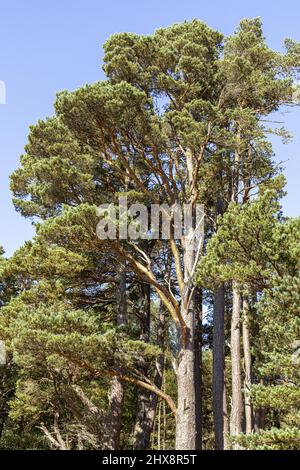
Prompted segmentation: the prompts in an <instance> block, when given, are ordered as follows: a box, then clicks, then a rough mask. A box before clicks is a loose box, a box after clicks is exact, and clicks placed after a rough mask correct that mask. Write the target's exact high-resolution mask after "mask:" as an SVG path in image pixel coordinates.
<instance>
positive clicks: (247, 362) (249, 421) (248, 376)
mask: <svg viewBox="0 0 300 470" xmlns="http://www.w3.org/2000/svg"><path fill="white" fill-rule="evenodd" d="M243 350H244V366H245V371H244V372H245V380H244V394H245V395H244V400H245V422H246V429H245V431H246V434H251V432H252V431H253V413H252V404H251V397H250V390H251V385H252V370H251V349H250V333H249V302H248V299H247V298H244V299H243Z"/></svg>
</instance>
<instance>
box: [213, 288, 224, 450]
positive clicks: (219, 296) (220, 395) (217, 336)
mask: <svg viewBox="0 0 300 470" xmlns="http://www.w3.org/2000/svg"><path fill="white" fill-rule="evenodd" d="M224 311H225V287H224V284H222V285H221V286H220V287H219V288H218V289H217V291H216V293H215V303H214V318H213V384H212V386H213V414H214V433H215V449H216V450H224V396H225V393H224V392H225V390H224V367H225V347H224Z"/></svg>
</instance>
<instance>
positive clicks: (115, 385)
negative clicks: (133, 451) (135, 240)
mask: <svg viewBox="0 0 300 470" xmlns="http://www.w3.org/2000/svg"><path fill="white" fill-rule="evenodd" d="M118 277H119V282H118V286H117V290H116V300H117V324H118V326H124V325H126V323H127V300H126V271H125V270H124V269H123V268H121V269H120V270H119V273H118ZM123 401H124V384H123V382H122V381H121V380H120V379H119V378H118V377H114V378H113V379H112V381H111V389H110V398H109V405H110V406H109V410H108V413H107V415H106V420H105V421H106V426H105V432H104V436H103V449H107V450H117V449H118V448H119V444H120V432H121V420H122V411H123Z"/></svg>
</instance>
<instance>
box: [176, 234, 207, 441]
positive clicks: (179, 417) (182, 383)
mask: <svg viewBox="0 0 300 470" xmlns="http://www.w3.org/2000/svg"><path fill="white" fill-rule="evenodd" d="M191 238H192V230H191V231H190V232H188V233H187V235H186V238H185V243H184V292H185V293H186V292H191V294H190V298H189V299H188V298H187V296H186V295H185V296H183V298H182V301H181V315H182V318H183V320H184V322H185V324H186V338H185V340H183V338H181V342H180V351H179V356H178V370H177V387H178V405H177V414H176V449H177V450H200V449H201V407H200V406H199V402H198V400H200V401H201V397H200V396H199V395H197V393H199V383H197V382H199V380H200V377H199V374H200V351H198V350H197V349H198V348H199V331H198V320H197V317H198V315H197V311H196V305H195V294H194V293H193V292H194V290H193V289H192V290H190V286H191V284H192V272H193V266H194V261H195V253H194V242H193V241H192V242H191V241H190V240H191Z"/></svg>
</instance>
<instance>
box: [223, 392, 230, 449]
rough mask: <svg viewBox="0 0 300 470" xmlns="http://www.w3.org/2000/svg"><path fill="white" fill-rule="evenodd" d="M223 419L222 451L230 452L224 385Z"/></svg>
mask: <svg viewBox="0 0 300 470" xmlns="http://www.w3.org/2000/svg"><path fill="white" fill-rule="evenodd" d="M223 417H224V419H223V436H224V450H230V442H229V419H228V408H227V393H226V385H224V391H223Z"/></svg>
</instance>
